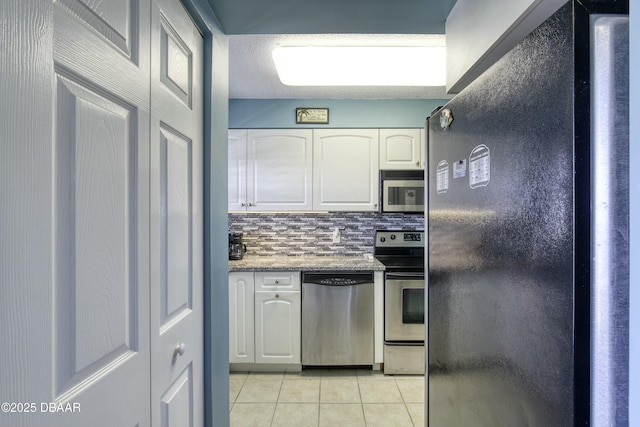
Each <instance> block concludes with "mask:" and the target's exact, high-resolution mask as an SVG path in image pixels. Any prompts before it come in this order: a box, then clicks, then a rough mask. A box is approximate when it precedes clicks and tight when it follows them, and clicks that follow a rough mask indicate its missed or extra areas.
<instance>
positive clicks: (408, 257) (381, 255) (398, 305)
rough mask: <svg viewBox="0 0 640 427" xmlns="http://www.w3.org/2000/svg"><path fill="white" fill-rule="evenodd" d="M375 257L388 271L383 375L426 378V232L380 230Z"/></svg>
mask: <svg viewBox="0 0 640 427" xmlns="http://www.w3.org/2000/svg"><path fill="white" fill-rule="evenodd" d="M374 255H375V257H376V258H377V259H378V260H379V261H380V262H382V263H383V264H384V265H385V270H386V271H385V280H384V295H385V298H384V356H383V358H384V373H385V374H424V373H425V366H426V365H425V335H426V329H425V304H424V301H425V295H424V290H425V280H424V232H423V231H416V230H378V231H377V232H376V239H375V246H374Z"/></svg>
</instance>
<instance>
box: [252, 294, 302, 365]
mask: <svg viewBox="0 0 640 427" xmlns="http://www.w3.org/2000/svg"><path fill="white" fill-rule="evenodd" d="M300 304H301V302H300V292H299V291H298V292H288V291H284V292H278V291H276V292H256V294H255V308H256V309H255V348H256V358H255V360H256V363H292V364H293V363H300V360H301V359H300V324H301V320H300V316H301V315H300Z"/></svg>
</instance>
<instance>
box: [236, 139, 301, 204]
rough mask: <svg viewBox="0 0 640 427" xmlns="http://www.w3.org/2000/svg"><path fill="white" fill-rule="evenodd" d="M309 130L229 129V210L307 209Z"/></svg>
mask: <svg viewBox="0 0 640 427" xmlns="http://www.w3.org/2000/svg"><path fill="white" fill-rule="evenodd" d="M312 133H313V131H312V130H311V129H265V130H253V129H250V130H233V129H232V130H229V196H228V197H229V211H232V212H233V211H251V210H255V211H274V210H277V211H281V210H298V211H304V210H311V208H312V198H311V189H312V184H311V180H312Z"/></svg>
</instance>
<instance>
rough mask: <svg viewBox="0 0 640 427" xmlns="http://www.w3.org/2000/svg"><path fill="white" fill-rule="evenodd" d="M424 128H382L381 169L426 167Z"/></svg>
mask: <svg viewBox="0 0 640 427" xmlns="http://www.w3.org/2000/svg"><path fill="white" fill-rule="evenodd" d="M422 145H423V139H422V130H421V129H419V128H415V129H380V169H381V170H397V169H401V170H409V169H424V154H423V152H424V151H425V150H424V148H423V147H422Z"/></svg>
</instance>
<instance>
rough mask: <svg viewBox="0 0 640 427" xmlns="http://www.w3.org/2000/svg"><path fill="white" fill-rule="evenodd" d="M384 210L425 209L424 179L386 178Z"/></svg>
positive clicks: (405, 210) (406, 210)
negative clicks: (402, 179)
mask: <svg viewBox="0 0 640 427" xmlns="http://www.w3.org/2000/svg"><path fill="white" fill-rule="evenodd" d="M382 210H383V211H385V212H422V211H424V181H418V180H408V181H398V180H385V181H384V183H383V201H382Z"/></svg>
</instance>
